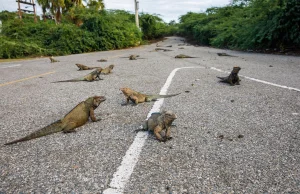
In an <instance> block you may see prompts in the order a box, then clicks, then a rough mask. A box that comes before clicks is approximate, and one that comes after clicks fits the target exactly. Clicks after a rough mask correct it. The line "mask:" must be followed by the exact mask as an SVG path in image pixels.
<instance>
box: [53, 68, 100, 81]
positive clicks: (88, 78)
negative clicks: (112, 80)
mask: <svg viewBox="0 0 300 194" xmlns="http://www.w3.org/2000/svg"><path fill="white" fill-rule="evenodd" d="M101 71H102V68H97V69H96V70H94V71H92V72H91V73H89V74H87V75H85V76H84V77H80V78H75V79H70V80H63V81H57V82H52V83H58V82H78V81H88V82H92V81H96V80H97V78H98V80H103V79H101V78H100V73H101Z"/></svg>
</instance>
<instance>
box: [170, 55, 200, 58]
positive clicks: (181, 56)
mask: <svg viewBox="0 0 300 194" xmlns="http://www.w3.org/2000/svg"><path fill="white" fill-rule="evenodd" d="M175 58H179V59H183V58H198V57H191V56H188V55H184V54H179V55H176V56H175Z"/></svg>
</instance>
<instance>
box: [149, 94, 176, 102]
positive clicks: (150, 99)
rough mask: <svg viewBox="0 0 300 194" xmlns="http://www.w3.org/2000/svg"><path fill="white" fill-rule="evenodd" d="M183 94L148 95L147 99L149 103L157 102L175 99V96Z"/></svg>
mask: <svg viewBox="0 0 300 194" xmlns="http://www.w3.org/2000/svg"><path fill="white" fill-rule="evenodd" d="M179 94H181V93H178V94H170V95H146V96H147V99H148V100H149V101H152V100H157V99H158V98H170V97H173V96H177V95H179Z"/></svg>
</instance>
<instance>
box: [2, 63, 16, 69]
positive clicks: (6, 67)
mask: <svg viewBox="0 0 300 194" xmlns="http://www.w3.org/2000/svg"><path fill="white" fill-rule="evenodd" d="M18 66H21V64H15V65H9V66H0V69H4V68H10V67H18Z"/></svg>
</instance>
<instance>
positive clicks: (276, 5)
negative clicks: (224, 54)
mask: <svg viewBox="0 0 300 194" xmlns="http://www.w3.org/2000/svg"><path fill="white" fill-rule="evenodd" d="M179 20H180V23H179V32H178V33H179V34H180V35H182V36H186V37H188V38H190V39H192V40H194V41H196V42H197V43H198V44H200V45H208V46H213V47H219V48H230V49H241V50H268V49H272V50H277V51H281V52H286V51H289V50H296V49H299V48H300V1H299V0H234V1H233V3H232V4H231V5H228V6H225V7H212V8H209V9H207V10H206V11H205V12H204V13H192V12H189V13H187V14H185V15H182V16H181V17H180V19H179Z"/></svg>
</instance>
